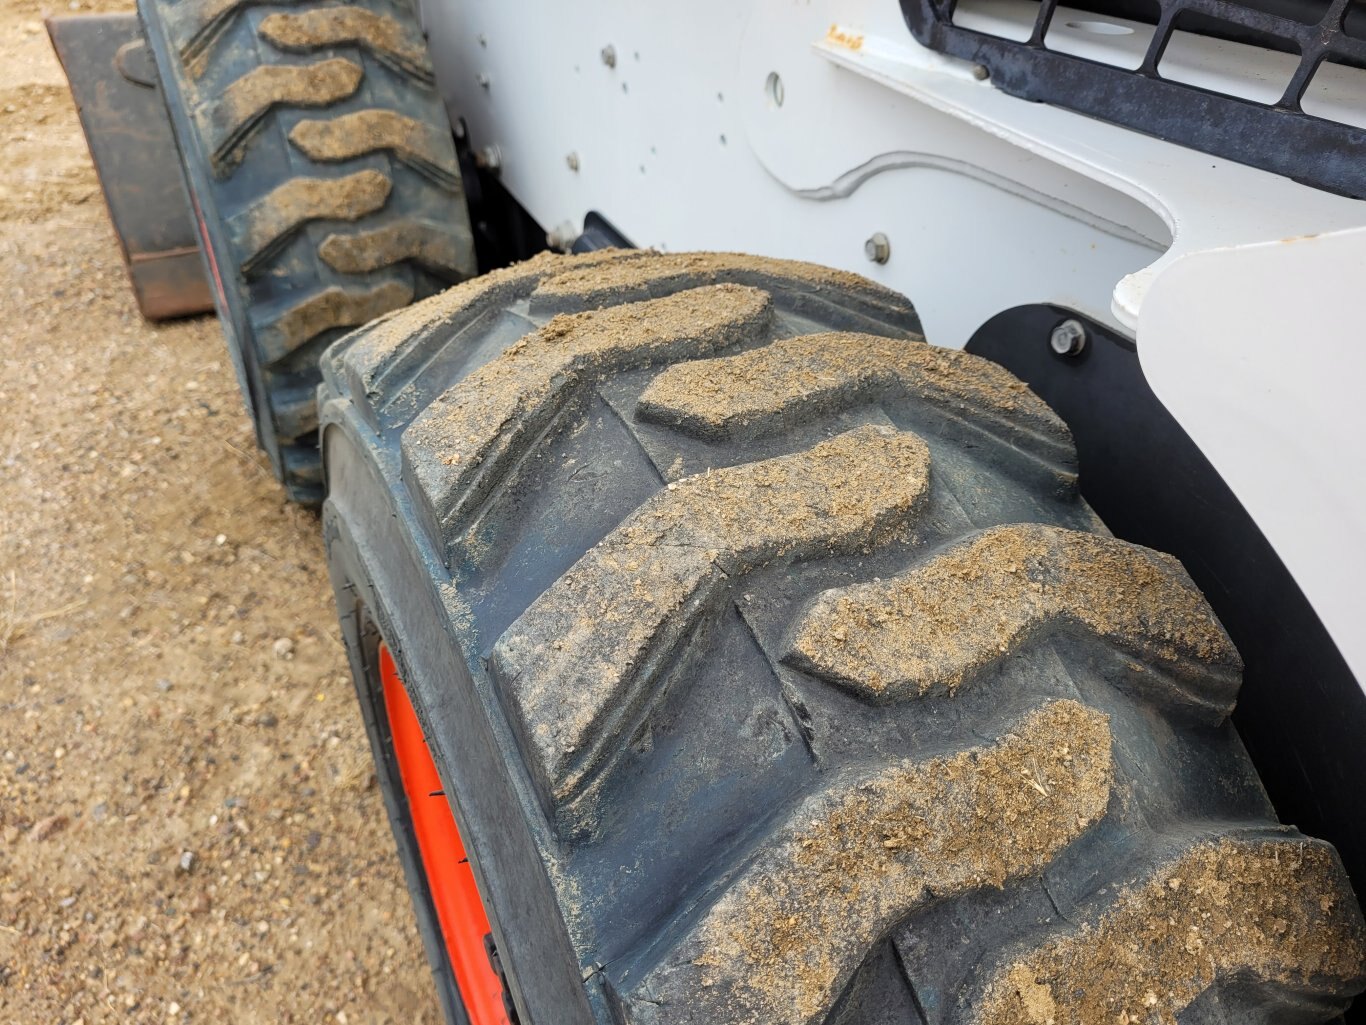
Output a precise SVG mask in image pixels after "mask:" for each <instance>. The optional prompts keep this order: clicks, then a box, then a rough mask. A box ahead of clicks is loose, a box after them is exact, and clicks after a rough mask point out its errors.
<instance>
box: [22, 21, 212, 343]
mask: <svg viewBox="0 0 1366 1025" xmlns="http://www.w3.org/2000/svg"><path fill="white" fill-rule="evenodd" d="M47 30H48V34H49V35H50V36H51V37H52V45H53V47H54V48H55V49H56V51H57V56H58V58H59V59H60V60H61V62H62V68H63V69H64V70H65V71H66V77H67V81H68V82H69V83H70V84H71V94H72V96H73V97H74V98H75V100H76V108H77V110H78V111H79V113H80V116H81V127H82V128H83V129H84V131H85V138H86V142H87V143H89V145H90V155H91V157H92V158H93V159H94V161H95V173H96V174H98V175H99V179H100V185H101V187H102V188H103V189H104V201H105V204H106V205H107V206H108V208H109V219H110V220H111V221H113V222H114V231H115V232H116V233H117V234H118V237H119V245H120V246H121V247H122V249H123V260H124V263H125V264H126V265H127V267H128V276H129V278H130V279H131V280H132V283H133V291H134V293H135V294H136V295H137V300H138V307H139V309H141V310H142V315H143V316H144V317H147V318H148V319H149V320H164V319H166V318H168V317H183V316H186V315H188V314H193V313H208V312H211V311H212V310H213V296H212V294H211V293H210V291H209V284H208V280H207V278H206V276H205V272H204V265H203V261H202V259H201V257H200V254H199V240H198V239H197V238H196V237H195V230H194V222H193V221H192V220H191V217H190V209H189V204H188V202H187V201H186V199H185V185H184V180H183V177H182V174H181V170H180V157H179V156H178V155H177V153H176V148H175V142H174V140H173V139H172V138H171V123H170V121H169V119H168V118H167V116H166V108H165V107H164V106H163V104H162V99H161V90H160V88H159V87H158V85H157V77H156V69H155V67H154V66H153V64H152V55H151V53H150V52H149V51H148V50H147V48H146V46H145V45H144V43H143V39H142V27H141V26H140V25H139V24H138V18H137V15H136V14H87V15H77V16H73V17H61V18H48V19H47Z"/></svg>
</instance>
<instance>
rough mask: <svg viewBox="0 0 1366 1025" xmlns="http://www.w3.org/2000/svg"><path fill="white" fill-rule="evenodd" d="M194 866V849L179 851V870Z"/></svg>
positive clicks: (186, 870) (187, 869)
mask: <svg viewBox="0 0 1366 1025" xmlns="http://www.w3.org/2000/svg"><path fill="white" fill-rule="evenodd" d="M192 868H194V851H181V852H180V871H182V872H188V871H190V870H191V869H192Z"/></svg>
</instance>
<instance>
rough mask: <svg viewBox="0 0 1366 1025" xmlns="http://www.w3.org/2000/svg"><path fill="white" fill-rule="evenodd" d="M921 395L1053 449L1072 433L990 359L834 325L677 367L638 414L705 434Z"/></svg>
mask: <svg viewBox="0 0 1366 1025" xmlns="http://www.w3.org/2000/svg"><path fill="white" fill-rule="evenodd" d="M884 397H887V398H892V399H894V400H895V399H911V400H922V401H925V402H928V403H930V404H932V405H935V406H938V407H940V408H941V409H944V410H946V411H948V412H950V413H952V414H959V413H963V414H969V415H971V417H972V418H973V419H974V420H976V421H982V420H986V421H987V422H988V423H993V422H994V424H995V425H997V426H998V427H1000V428H1001V429H1002V430H1003V432H1004V434H1005V435H1006V437H1008V438H1009V439H1010V440H1011V441H1012V442H1014V443H1017V444H1020V445H1022V446H1026V447H1030V448H1033V449H1037V450H1039V452H1040V454H1041V455H1043V456H1045V457H1046V458H1053V457H1055V456H1057V455H1058V453H1059V452H1062V453H1064V454H1069V453H1070V448H1071V435H1070V433H1069V432H1068V430H1067V427H1066V425H1065V424H1064V423H1063V422H1062V421H1061V420H1060V419H1059V418H1058V416H1057V414H1055V413H1054V412H1053V411H1052V410H1051V409H1049V408H1048V406H1047V405H1046V404H1045V403H1044V402H1043V400H1041V399H1040V398H1039V397H1038V396H1037V395H1035V394H1034V393H1033V392H1032V391H1030V390H1029V387H1028V386H1027V385H1026V384H1025V383H1024V382H1023V381H1021V380H1019V379H1018V378H1016V377H1015V376H1014V375H1013V374H1011V373H1010V372H1009V371H1007V370H1005V369H1004V368H1002V367H999V366H997V365H996V364H995V363H992V362H990V361H989V360H984V359H981V358H979V357H977V356H973V355H971V354H969V353H966V352H955V351H953V350H949V349H940V348H936V347H934V346H931V345H927V344H926V343H925V342H923V341H916V340H912V339H891V338H882V337H879V336H876V335H866V334H848V333H843V332H839V333H836V332H831V333H826V334H816V335H805V336H802V337H800V338H784V339H780V340H779V341H776V342H774V343H773V344H772V345H768V346H765V347H764V348H762V349H756V350H754V351H753V352H746V353H742V354H740V355H737V356H728V357H722V358H720V359H712V360H698V361H696V362H693V363H687V364H684V365H682V366H677V367H671V368H669V369H668V370H666V371H664V372H663V373H662V374H660V375H659V376H658V377H657V378H655V379H654V380H653V381H652V382H650V386H649V388H647V389H646V390H645V392H644V394H643V395H642V396H641V399H640V405H639V407H638V412H639V415H640V416H641V417H643V418H645V419H648V420H654V421H656V422H659V423H665V424H668V425H670V426H674V427H677V428H678V429H680V430H683V431H686V432H688V433H690V434H693V435H696V436H698V437H703V438H735V437H741V436H744V435H746V434H772V433H776V432H778V431H781V430H783V429H784V428H785V427H787V426H788V425H790V424H791V423H793V422H794V421H796V420H799V419H803V418H808V417H810V416H811V415H812V414H813V413H827V412H832V411H837V410H841V409H846V408H849V407H850V406H853V405H856V404H859V403H863V402H867V401H871V400H874V399H880V398H884Z"/></svg>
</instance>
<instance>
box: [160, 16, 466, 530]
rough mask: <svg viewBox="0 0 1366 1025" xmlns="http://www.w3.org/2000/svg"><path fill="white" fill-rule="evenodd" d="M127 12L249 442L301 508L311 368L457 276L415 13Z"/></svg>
mask: <svg viewBox="0 0 1366 1025" xmlns="http://www.w3.org/2000/svg"><path fill="white" fill-rule="evenodd" d="M138 10H139V13H140V15H141V16H142V20H143V24H144V27H145V30H146V34H147V39H148V42H149V44H150V45H151V47H152V50H153V53H154V54H155V57H156V64H157V67H158V69H159V71H160V77H161V82H162V88H163V93H164V95H165V97H166V104H167V107H168V109H169V111H170V114H171V124H172V128H173V129H174V133H175V138H176V143H177V146H178V147H179V150H180V153H181V157H182V160H183V162H184V165H185V177H186V181H187V182H188V185H189V191H190V198H191V203H192V207H193V210H194V216H195V220H196V222H197V225H198V230H199V233H200V240H201V245H202V246H203V247H204V249H205V251H206V256H207V258H208V264H209V274H210V278H211V281H212V284H213V286H214V292H215V302H216V304H217V307H218V312H219V316H220V318H221V320H222V322H223V329H224V331H225V333H226V334H227V337H228V346H229V349H230V350H231V351H232V354H233V358H234V361H235V363H236V367H237V372H238V379H239V382H240V384H241V386H242V392H243V395H244V396H245V397H246V400H247V404H248V407H249V408H250V409H251V411H252V414H253V416H254V418H255V421H256V431H257V437H258V439H259V440H260V443H261V446H262V448H264V449H265V451H266V452H267V453H268V454H269V456H270V458H271V462H272V464H273V466H274V468H275V472H276V474H277V476H279V477H280V479H281V480H282V481H283V482H284V484H285V486H286V488H287V489H288V490H289V493H290V496H291V497H292V498H294V499H295V500H297V501H300V502H305V503H313V504H316V503H317V502H318V501H319V500H320V499H321V495H322V488H321V477H320V469H319V456H318V451H317V427H318V419H317V407H316V402H315V391H316V388H317V384H318V379H319V372H318V357H319V356H320V355H321V354H322V352H323V351H324V349H325V348H326V347H327V345H328V344H329V343H331V342H332V341H334V340H335V339H336V338H338V337H339V336H341V335H342V334H344V333H345V332H346V331H348V330H350V329H351V328H353V327H356V326H358V325H360V324H364V323H366V322H367V321H369V320H371V319H373V318H375V317H377V316H379V315H380V314H382V313H386V312H388V311H390V310H393V309H396V308H398V307H401V306H405V305H407V304H408V303H410V302H412V301H413V300H414V299H420V298H422V297H424V296H426V295H430V294H432V293H433V292H435V291H438V290H439V289H440V288H441V287H443V286H444V285H446V284H448V283H450V282H452V281H457V280H459V279H461V278H463V277H467V276H469V275H471V274H473V273H474V255H473V253H474V250H473V242H472V240H471V236H470V230H469V221H468V214H467V212H466V210H465V204H464V197H463V192H462V186H461V179H460V172H459V168H458V165H457V163H456V158H455V148H454V143H453V141H452V138H451V133H450V125H449V123H448V122H447V120H446V114H445V111H444V109H443V108H442V105H441V101H440V97H439V96H438V95H437V93H436V89H435V83H434V81H433V77H432V68H431V63H430V60H429V58H428V56H427V51H426V43H425V41H424V39H423V36H422V30H421V27H420V25H419V24H418V21H417V15H416V12H415V11H414V9H413V7H412V6H411V5H410V4H409V3H407V2H405V0H364V2H357V3H351V4H344V5H337V4H332V3H327V2H321V0H320V2H312V3H289V2H282V3H258V2H255V0H141V2H140V3H139V5H138ZM167 201H168V202H171V201H172V199H171V197H167Z"/></svg>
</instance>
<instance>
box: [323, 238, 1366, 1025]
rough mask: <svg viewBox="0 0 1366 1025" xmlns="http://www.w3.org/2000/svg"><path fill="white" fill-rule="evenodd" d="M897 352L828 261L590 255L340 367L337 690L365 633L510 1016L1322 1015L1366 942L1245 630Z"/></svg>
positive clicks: (640, 1022) (1032, 444) (1065, 1018)
mask: <svg viewBox="0 0 1366 1025" xmlns="http://www.w3.org/2000/svg"><path fill="white" fill-rule="evenodd" d="M918 331H919V325H918V322H917V320H916V317H915V314H914V310H913V309H912V308H911V307H910V305H909V304H908V303H906V302H905V300H903V299H901V298H900V297H898V296H895V295H893V294H891V293H888V292H885V291H884V290H882V289H880V288H878V287H877V286H874V285H872V284H870V283H868V282H866V281H863V280H862V279H859V278H856V277H853V276H850V275H844V274H840V273H837V272H833V271H827V270H823V269H821V268H816V267H811V266H808V265H803V264H793V263H784V262H778V261H771V260H761V259H755V258H747V257H736V256H721V255H710V254H689V255H681V256H673V255H670V256H662V255H651V254H642V253H635V252H633V253H610V252H609V253H596V254H592V255H591V256H588V257H582V258H570V257H550V256H544V257H538V258H537V259H535V260H532V261H529V262H528V263H526V264H522V265H519V266H516V267H512V268H508V269H506V270H504V271H500V272H497V273H496V274H493V275H489V276H486V277H484V278H481V279H478V280H475V281H471V282H468V283H466V284H464V285H462V286H459V287H458V288H456V289H453V290H451V291H450V292H447V293H445V294H443V295H441V296H438V297H436V298H433V299H430V300H428V301H427V302H425V303H421V304H418V305H416V306H413V307H410V308H408V309H406V310H403V311H400V312H398V313H396V314H393V315H390V316H389V317H387V318H385V319H384V320H382V321H381V322H379V323H378V324H376V325H374V326H372V327H371V328H369V329H367V330H366V331H364V332H359V333H358V334H356V335H354V336H352V337H351V338H350V339H348V340H347V342H345V343H343V344H342V345H339V346H337V347H334V348H333V349H332V350H331V351H330V353H329V355H328V357H327V358H326V360H325V365H324V374H325V383H324V388H323V392H322V394H323V396H324V400H323V407H322V419H323V424H324V428H323V430H324V434H323V448H324V454H325V465H326V468H327V476H328V485H329V495H328V500H327V502H326V503H325V505H324V528H325V533H326V537H327V543H328V551H329V560H330V563H331V567H332V573H333V580H334V584H335V586H336V588H337V594H338V602H339V607H340V608H341V611H342V619H343V627H344V633H345V635H346V637H347V641H348V647H349V649H350V650H351V653H352V659H353V668H354V669H355V670H356V672H357V678H358V681H360V683H361V686H362V690H364V688H365V686H366V685H365V682H364V681H365V678H366V671H367V669H366V664H365V657H364V650H365V649H364V643H363V638H362V629H361V626H360V624H363V623H366V622H371V623H374V624H376V625H377V628H378V630H379V631H380V632H381V633H382V634H383V636H384V638H385V640H386V642H387V643H388V644H389V646H390V648H391V650H392V651H393V652H394V654H395V657H396V658H397V660H398V663H399V666H400V668H401V670H402V672H403V675H404V679H405V681H406V683H407V686H408V688H409V691H410V694H411V696H412V698H413V703H414V706H415V708H416V710H417V712H418V716H419V719H420V720H421V721H422V722H423V724H424V729H425V732H426V734H427V737H428V741H429V743H430V744H431V745H432V748H433V752H434V754H435V757H436V761H437V764H438V766H439V769H440V771H441V773H442V779H443V783H444V785H445V794H446V795H448V797H449V798H450V801H451V804H452V807H453V810H454V812H455V814H456V817H457V820H458V821H459V823H460V825H461V828H462V832H463V833H464V835H465V837H466V842H467V849H468V851H469V855H470V858H471V861H472V863H473V865H474V867H475V871H476V876H477V878H478V880H479V883H480V887H481V892H482V893H483V895H484V898H485V901H486V904H487V905H488V909H489V911H490V916H491V919H492V921H493V923H494V930H495V940H496V943H497V947H498V950H499V951H500V954H501V957H502V961H503V964H504V966H505V967H506V968H507V971H508V976H509V979H510V984H511V986H512V989H513V995H514V997H515V999H516V1002H517V1005H518V1009H519V1012H520V1015H521V1021H522V1022H523V1023H532V1022H569V1021H597V1022H625V1023H631V1025H669V1023H683V1022H696V1023H702V1022H706V1023H712V1025H715V1023H764V1025H772V1023H791V1025H798V1023H801V1025H808V1023H816V1022H828V1023H838V1025H873V1023H883V1022H891V1021H897V1022H905V1021H914V1022H921V1023H926V1025H940V1023H974V1025H988V1023H990V1025H998V1023H999V1025H1004V1023H1018V1025H1049V1023H1054V1025H1064V1023H1073V1022H1086V1023H1098V1022H1102V1021H1103V1022H1107V1023H1109V1022H1126V1023H1132V1025H1138V1023H1144V1025H1150V1023H1157V1022H1161V1023H1163V1025H1175V1022H1176V1021H1177V1019H1178V1015H1179V1016H1180V1021H1181V1023H1182V1025H1215V1023H1224V1022H1226V1021H1234V1020H1237V1021H1247V1022H1264V1023H1269V1022H1272V1021H1277V1022H1280V1021H1305V1022H1308V1021H1325V1020H1328V1019H1331V1018H1333V1017H1334V1016H1335V1015H1337V1014H1338V1013H1340V1011H1341V1010H1342V1009H1343V1008H1344V1007H1345V1006H1346V1004H1347V1003H1348V1002H1349V1001H1350V999H1351V997H1352V996H1353V995H1354V994H1356V993H1357V992H1359V991H1360V990H1361V989H1362V988H1363V986H1364V985H1366V971H1364V970H1363V963H1364V961H1366V928H1364V927H1363V922H1362V918H1361V914H1360V911H1359V909H1358V906H1357V903H1356V898H1355V897H1354V895H1353V894H1352V891H1351V888H1350V886H1349V884H1348V882H1347V879H1346V876H1345V874H1344V872H1343V869H1342V866H1341V864H1340V862H1339V860H1338V858H1337V855H1336V853H1335V852H1334V851H1333V850H1332V848H1331V847H1329V846H1327V845H1326V844H1323V843H1321V842H1318V841H1314V840H1311V839H1308V838H1306V837H1304V836H1302V835H1300V834H1299V833H1297V832H1296V831H1295V830H1294V829H1293V828H1291V827H1287V826H1282V825H1280V824H1278V823H1277V821H1276V819H1275V817H1274V812H1273V811H1272V809H1271V808H1270V806H1269V803H1268V801H1267V799H1266V796H1265V794H1264V792H1263V790H1262V788H1261V785H1260V783H1259V782H1258V780H1257V777H1256V774H1255V771H1254V770H1253V768H1252V766H1251V765H1250V764H1249V762H1248V759H1247V756H1246V754H1245V752H1244V751H1243V749H1242V746H1241V744H1240V742H1239V740H1238V738H1237V735H1236V733H1235V732H1234V730H1233V727H1232V726H1231V724H1230V723H1229V722H1228V720H1227V717H1228V713H1229V712H1230V711H1231V709H1232V707H1233V703H1234V700H1235V698H1236V692H1237V687H1238V681H1239V675H1240V673H1241V663H1240V662H1239V659H1238V655H1237V653H1236V651H1234V649H1233V647H1232V644H1231V643H1230V641H1229V639H1228V637H1227V635H1226V634H1225V632H1224V631H1223V628H1222V627H1221V626H1220V624H1219V623H1218V621H1217V620H1216V618H1215V617H1214V615H1213V613H1212V611H1211V610H1210V608H1209V606H1208V605H1207V604H1206V603H1205V601H1204V599H1203V598H1202V596H1201V595H1200V594H1199V592H1198V591H1197V590H1196V588H1195V587H1194V585H1193V584H1192V583H1191V581H1190V579H1189V577H1188V576H1187V575H1186V573H1185V571H1184V570H1183V569H1182V567H1181V566H1180V564H1179V563H1177V562H1176V561H1175V560H1174V559H1172V558H1171V557H1169V556H1165V555H1161V554H1159V553H1156V552H1152V551H1149V550H1147V549H1143V548H1139V547H1137V546H1134V545H1130V544H1127V543H1124V542H1121V541H1118V540H1115V539H1114V538H1112V537H1110V536H1109V535H1108V533H1107V532H1106V531H1105V529H1104V527H1103V526H1102V525H1101V524H1100V523H1099V522H1098V521H1097V520H1096V518H1095V516H1094V515H1093V514H1092V513H1091V511H1090V510H1089V509H1088V508H1087V507H1086V505H1085V504H1084V503H1083V502H1082V501H1081V500H1080V498H1079V497H1078V495H1077V491H1076V488H1075V477H1074V473H1073V468H1074V457H1073V456H1072V452H1071V446H1070V439H1069V436H1068V434H1067V431H1066V428H1065V426H1064V425H1063V424H1062V423H1061V422H1060V421H1059V420H1058V419H1057V417H1056V416H1054V415H1053V414H1052V412H1051V411H1050V410H1048V409H1047V407H1046V406H1044V405H1043V403H1042V402H1040V401H1039V400H1038V399H1037V398H1036V397H1035V396H1034V395H1033V394H1032V393H1031V392H1029V391H1028V389H1027V388H1025V387H1024V386H1023V385H1022V384H1020V383H1019V382H1018V381H1015V380H1014V379H1013V378H1011V377H1010V376H1009V375H1008V374H1006V373H1005V372H1004V371H1002V370H1001V369H1000V368H999V367H996V366H994V365H992V364H988V363H985V362H984V361H982V360H979V359H977V358H975V357H972V356H968V355H965V354H963V353H955V352H948V351H944V350H939V349H934V348H931V347H929V346H926V345H925V344H924V342H923V341H922V340H921V339H920V338H919V335H918ZM396 828H398V827H397V826H396ZM418 897H419V907H420V910H421V901H422V898H421V895H420V894H419V895H418ZM426 913H427V914H430V909H429V908H428V909H427V912H426Z"/></svg>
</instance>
